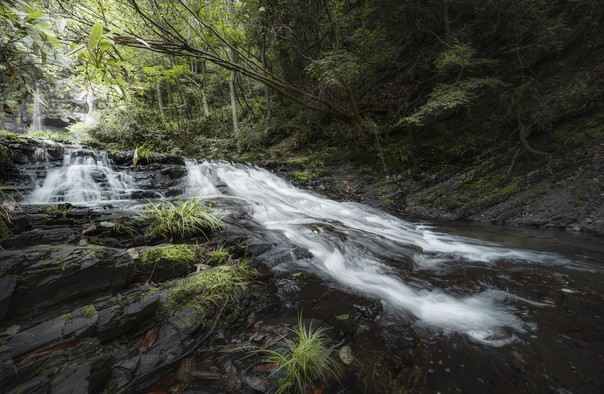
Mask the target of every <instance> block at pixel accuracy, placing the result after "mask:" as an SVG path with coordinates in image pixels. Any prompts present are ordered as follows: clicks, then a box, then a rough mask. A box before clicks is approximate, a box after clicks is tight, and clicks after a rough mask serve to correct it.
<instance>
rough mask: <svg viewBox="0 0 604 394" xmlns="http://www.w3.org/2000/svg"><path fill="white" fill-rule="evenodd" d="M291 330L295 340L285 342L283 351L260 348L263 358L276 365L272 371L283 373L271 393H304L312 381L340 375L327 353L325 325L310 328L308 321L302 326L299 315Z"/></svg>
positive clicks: (327, 342)
mask: <svg viewBox="0 0 604 394" xmlns="http://www.w3.org/2000/svg"><path fill="white" fill-rule="evenodd" d="M291 331H292V332H293V333H294V335H295V336H296V340H295V341H293V340H290V339H287V340H286V341H285V345H286V349H285V354H281V353H280V352H277V351H274V350H269V349H265V350H262V351H261V353H263V354H264V355H265V360H266V361H269V362H274V363H277V364H278V366H277V369H276V370H275V372H273V373H278V372H279V371H284V373H285V376H284V377H283V378H282V379H281V380H280V381H279V383H278V386H277V389H276V390H275V393H285V392H288V393H289V392H299V393H304V392H306V391H305V390H306V388H307V386H311V387H314V384H313V380H325V379H326V378H327V377H328V376H330V375H334V376H335V377H336V378H338V377H339V376H340V375H341V369H340V367H339V366H338V364H337V363H336V362H335V361H334V360H332V359H331V358H329V356H328V354H327V351H328V345H329V342H330V340H329V339H328V338H327V335H326V331H327V329H326V328H325V327H321V328H318V329H313V327H312V321H311V323H310V324H309V326H308V328H306V326H305V325H304V324H303V323H302V318H301V317H299V318H298V328H294V329H291Z"/></svg>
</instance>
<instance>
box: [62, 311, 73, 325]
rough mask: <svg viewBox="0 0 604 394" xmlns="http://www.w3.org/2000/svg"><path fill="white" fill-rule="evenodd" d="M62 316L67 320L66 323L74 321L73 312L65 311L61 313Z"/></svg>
mask: <svg viewBox="0 0 604 394" xmlns="http://www.w3.org/2000/svg"><path fill="white" fill-rule="evenodd" d="M61 318H62V319H63V320H65V324H69V323H71V322H72V321H73V315H72V314H71V313H65V314H64V315H61Z"/></svg>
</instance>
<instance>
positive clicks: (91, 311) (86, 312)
mask: <svg viewBox="0 0 604 394" xmlns="http://www.w3.org/2000/svg"><path fill="white" fill-rule="evenodd" d="M80 312H82V317H85V318H89V317H92V316H94V315H96V314H97V313H99V312H98V311H97V310H96V306H94V305H92V304H90V305H86V306H83V307H82V308H80Z"/></svg>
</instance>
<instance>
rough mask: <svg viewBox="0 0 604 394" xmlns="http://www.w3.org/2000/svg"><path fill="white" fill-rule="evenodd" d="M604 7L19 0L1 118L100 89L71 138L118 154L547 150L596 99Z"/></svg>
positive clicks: (400, 159) (418, 155) (8, 45)
mask: <svg viewBox="0 0 604 394" xmlns="http://www.w3.org/2000/svg"><path fill="white" fill-rule="evenodd" d="M602 8H603V7H602V5H601V2H599V1H596V0H573V1H564V2H561V1H556V2H552V1H546V0H511V1H506V2H501V1H491V0H474V1H469V0H468V1H466V0H460V1H447V0H429V1H419V0H406V1H400V0H396V1H395V0H323V1H312V2H308V1H282V0H245V1H233V0H210V1H204V2H193V1H188V0H107V1H97V0H77V1H71V0H70V1H65V0H59V1H56V2H51V3H49V2H43V1H40V2H39V1H34V0H29V1H25V0H10V1H5V2H3V5H1V6H0V15H1V16H2V18H3V25H2V37H1V41H0V50H1V53H2V58H1V59H0V60H1V67H2V68H3V72H2V73H1V74H0V78H1V80H0V94H2V96H3V101H4V105H5V111H4V112H5V113H4V116H5V120H7V119H9V118H11V117H17V118H18V119H19V120H20V122H21V123H22V124H26V123H29V118H31V117H32V115H31V114H32V109H31V107H32V104H29V103H31V102H33V101H37V102H39V101H40V100H43V99H44V98H46V101H45V103H46V105H47V106H48V107H49V108H51V107H53V105H52V104H50V103H51V102H61V98H62V97H63V98H64V97H65V96H66V95H69V94H71V95H72V96H78V97H79V101H78V102H77V103H73V100H72V102H71V104H72V107H73V106H76V107H77V105H78V103H79V105H82V106H84V105H90V100H88V98H89V97H93V96H94V98H95V99H96V107H97V114H96V115H97V116H96V118H97V119H98V123H96V125H94V126H90V125H88V126H86V127H82V126H73V127H72V131H81V129H82V128H85V129H86V130H87V131H88V132H89V133H90V134H91V135H92V136H93V137H94V138H96V139H97V140H99V141H101V142H104V143H113V144H114V146H115V147H118V148H130V149H133V148H136V147H139V146H141V145H143V144H145V146H146V147H147V149H151V150H158V151H171V152H173V153H184V154H188V155H200V156H206V157H208V156H214V157H227V156H230V157H233V155H234V154H236V153H239V154H247V155H248V157H250V155H253V154H254V153H255V152H260V153H261V154H263V155H264V154H265V153H266V149H267V148H269V147H276V148H273V149H271V152H272V153H273V154H285V153H288V152H289V153H291V152H292V150H305V149H310V150H313V151H316V150H317V149H319V150H322V149H324V148H325V147H330V146H331V147H333V148H337V149H338V150H340V151H341V152H346V153H347V154H348V155H345V156H347V157H349V158H354V160H360V161H364V162H366V163H368V164H372V165H373V164H374V165H380V166H386V167H391V168H399V167H401V166H408V165H410V163H415V164H421V163H423V162H426V161H428V162H430V161H444V162H451V163H454V162H459V161H465V160H474V159H475V158H476V157H479V156H480V155H481V154H483V153H484V151H485V150H487V149H486V148H487V147H490V148H493V149H496V148H497V149H499V148H501V147H502V146H503V148H501V149H510V148H514V149H515V147H516V146H518V147H519V149H521V150H522V152H523V154H525V155H527V157H530V156H531V155H537V156H539V155H542V154H545V153H547V152H551V151H552V150H556V149H562V147H563V141H565V140H567V139H569V138H570V139H575V137H576V136H573V135H570V136H569V135H565V136H560V135H558V136H556V133H555V131H556V129H557V128H558V126H560V125H562V124H563V123H564V122H566V121H568V120H570V119H573V118H578V117H585V118H592V117H593V116H597V115H596V114H597V113H598V111H599V110H600V109H601V105H600V101H601V98H602V95H603V92H604V61H603V60H604V40H603V38H602V35H601V34H599V30H600V25H601V24H602V23H603V22H604V21H603V15H604V13H603V10H602ZM34 96H35V97H34ZM34 98H35V99H36V100H34ZM63 101H66V100H63ZM84 102H85V103H86V104H84ZM19 105H20V108H19ZM66 105H67V104H65V105H64V107H65V106H66ZM28 106H29V107H28ZM69 109H70V108H63V109H61V108H58V107H57V106H56V105H55V108H52V110H50V109H47V111H48V112H54V113H57V114H58V116H61V115H62V114H64V113H65V112H66V111H68V110H69ZM71 110H73V108H71ZM84 110H86V111H88V112H89V111H90V108H84V109H83V111H84ZM86 111H84V112H86ZM543 141H545V142H543Z"/></svg>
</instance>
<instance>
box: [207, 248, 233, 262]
mask: <svg viewBox="0 0 604 394" xmlns="http://www.w3.org/2000/svg"><path fill="white" fill-rule="evenodd" d="M231 258H232V257H231V254H230V253H229V252H228V251H227V250H226V249H225V247H224V246H222V245H220V246H217V247H216V248H215V249H214V250H213V251H211V252H209V253H207V255H206V263H208V264H209V265H224V264H228V263H229V261H231Z"/></svg>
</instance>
